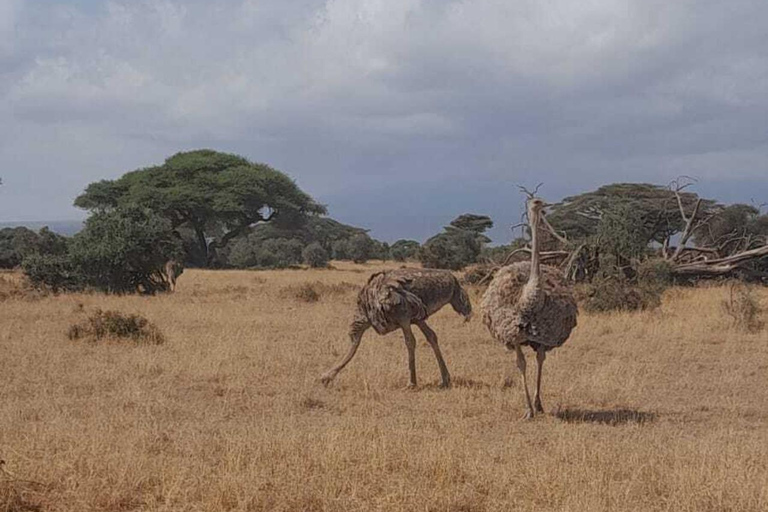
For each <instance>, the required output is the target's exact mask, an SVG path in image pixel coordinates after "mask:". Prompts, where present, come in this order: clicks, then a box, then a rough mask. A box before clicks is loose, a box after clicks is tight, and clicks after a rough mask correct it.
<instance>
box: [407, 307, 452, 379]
mask: <svg viewBox="0 0 768 512" xmlns="http://www.w3.org/2000/svg"><path fill="white" fill-rule="evenodd" d="M416 325H418V326H419V329H421V332H423V333H424V336H425V337H426V338H427V343H429V346H430V347H432V350H434V352H435V357H436V358H437V366H439V367H440V380H441V382H440V387H441V388H449V387H451V374H450V373H448V367H447V366H446V365H445V360H443V354H442V353H440V346H439V345H438V344H437V334H435V331H433V330H432V329H431V328H430V327H429V326H428V325H427V322H425V321H423V320H422V321H421V322H419V323H417V324H416Z"/></svg>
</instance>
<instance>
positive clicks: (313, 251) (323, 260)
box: [301, 242, 328, 268]
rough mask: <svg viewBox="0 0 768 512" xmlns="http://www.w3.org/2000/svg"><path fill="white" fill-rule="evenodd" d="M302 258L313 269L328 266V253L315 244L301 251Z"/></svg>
mask: <svg viewBox="0 0 768 512" xmlns="http://www.w3.org/2000/svg"><path fill="white" fill-rule="evenodd" d="M301 257H302V258H303V259H304V263H305V264H307V265H309V266H310V267H312V268H323V267H327V266H328V251H326V250H325V249H323V246H322V245H320V244H319V243H317V242H315V243H312V244H309V245H308V246H306V247H305V248H304V250H303V251H301Z"/></svg>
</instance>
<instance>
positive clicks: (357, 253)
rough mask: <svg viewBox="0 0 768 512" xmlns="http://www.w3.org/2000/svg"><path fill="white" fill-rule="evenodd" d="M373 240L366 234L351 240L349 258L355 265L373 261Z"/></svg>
mask: <svg viewBox="0 0 768 512" xmlns="http://www.w3.org/2000/svg"><path fill="white" fill-rule="evenodd" d="M373 245H374V244H373V240H372V239H371V237H369V236H368V235H366V234H364V233H360V234H358V235H355V236H353V237H352V238H350V239H349V257H350V258H351V259H352V261H354V262H355V263H365V262H366V261H368V260H369V259H371V256H372V253H373V249H374V246H373Z"/></svg>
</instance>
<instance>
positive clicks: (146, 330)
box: [67, 309, 165, 345]
mask: <svg viewBox="0 0 768 512" xmlns="http://www.w3.org/2000/svg"><path fill="white" fill-rule="evenodd" d="M67 336H68V337H69V339H71V340H79V339H85V340H88V341H93V342H96V341H100V340H102V339H128V340H131V341H133V342H134V343H137V344H147V345H159V344H161V343H164V342H165V337H164V336H163V333H162V332H160V329H158V328H157V326H156V325H155V324H153V323H152V322H150V321H149V320H147V319H146V318H144V317H143V316H141V315H135V314H134V315H126V314H123V313H120V312H119V311H102V310H101V309H96V310H95V311H94V312H93V313H92V314H90V315H88V317H87V318H85V319H84V320H83V321H81V322H78V323H75V324H73V325H72V326H70V328H69V331H68V332H67Z"/></svg>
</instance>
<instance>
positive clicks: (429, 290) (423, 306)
mask: <svg viewBox="0 0 768 512" xmlns="http://www.w3.org/2000/svg"><path fill="white" fill-rule="evenodd" d="M449 303H450V304H451V306H452V307H453V309H454V310H455V311H456V312H457V313H459V314H460V315H462V316H464V318H465V319H466V320H469V318H470V316H471V314H472V305H471V304H470V302H469V297H468V296H467V293H466V292H465V291H464V289H463V288H462V287H461V285H460V284H459V281H458V280H457V279H456V277H454V275H453V274H451V273H450V272H449V271H447V270H434V269H418V268H401V269H396V270H388V271H384V272H377V273H375V274H373V275H372V276H371V277H370V278H369V279H368V282H367V283H366V284H365V286H363V289H362V290H360V293H359V294H358V295H357V309H356V311H355V315H354V318H353V320H352V323H351V324H350V326H349V339H350V342H351V346H350V348H349V352H348V353H347V355H346V356H344V359H342V360H341V361H340V362H339V363H338V364H337V365H336V366H334V367H333V368H331V369H330V370H328V371H327V372H325V373H324V374H323V376H322V377H321V378H320V381H321V382H322V383H323V384H328V383H330V382H331V381H332V380H333V379H334V377H336V374H338V373H339V372H340V371H341V370H342V369H343V368H344V367H345V366H346V365H347V364H348V363H349V362H350V361H351V360H352V358H353V357H354V356H355V352H357V348H358V347H359V346H360V340H361V339H362V337H363V333H365V331H366V330H368V328H369V327H373V328H374V330H375V331H376V332H377V333H378V334H387V333H390V332H392V331H395V330H397V329H401V330H402V331H403V337H404V338H405V347H406V348H407V349H408V369H409V371H410V384H409V387H415V386H416V338H415V337H414V336H413V331H411V324H416V325H417V326H418V327H419V329H420V330H421V332H422V333H424V336H425V337H426V338H427V343H429V345H430V346H431V347H432V350H433V351H434V352H435V357H436V358H437V365H438V366H439V367H440V377H441V385H440V386H441V387H449V386H450V385H451V375H450V374H449V373H448V367H447V366H446V365H445V361H444V360H443V355H442V354H441V353H440V347H439V346H438V344H437V334H435V331H433V330H432V329H431V328H430V327H429V326H428V325H427V318H428V317H429V316H430V315H432V314H433V313H435V312H437V311H438V310H439V309H441V308H442V307H443V306H445V305H446V304H449Z"/></svg>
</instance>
